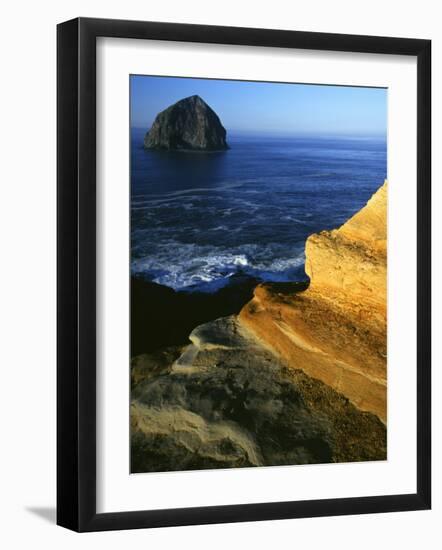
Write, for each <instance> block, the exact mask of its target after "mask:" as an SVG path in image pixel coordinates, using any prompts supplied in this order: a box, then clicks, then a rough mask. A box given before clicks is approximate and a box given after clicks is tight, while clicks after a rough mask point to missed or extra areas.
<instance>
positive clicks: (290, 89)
mask: <svg viewBox="0 0 442 550" xmlns="http://www.w3.org/2000/svg"><path fill="white" fill-rule="evenodd" d="M130 79H131V82H130V83H131V125H132V127H137V128H145V129H146V130H148V129H149V128H150V126H151V124H152V122H153V120H154V118H155V116H156V115H157V114H158V113H159V112H160V111H162V110H163V109H165V108H166V107H168V106H169V105H171V104H173V103H175V102H176V101H179V100H180V99H183V98H184V97H188V96H190V95H194V94H198V95H199V96H201V97H202V98H203V99H204V101H206V102H207V103H208V104H209V105H210V106H211V107H212V109H213V110H214V111H215V112H216V113H217V114H218V116H219V117H220V119H221V122H222V123H223V125H224V127H225V128H226V130H227V132H228V133H229V132H232V133H235V132H253V133H259V132H261V133H268V134H292V135H298V134H314V135H348V136H382V137H383V136H385V135H386V131H387V90H386V89H379V88H355V87H346V86H318V85H310V84H308V85H306V84H277V83H268V82H246V81H232V80H207V79H197V78H174V77H158V76H142V75H132V76H131V77H130Z"/></svg>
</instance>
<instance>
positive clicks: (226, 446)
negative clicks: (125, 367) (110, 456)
mask: <svg viewBox="0 0 442 550" xmlns="http://www.w3.org/2000/svg"><path fill="white" fill-rule="evenodd" d="M189 339H190V341H191V342H192V343H191V344H190V345H189V346H187V347H186V348H185V349H184V350H183V351H182V352H181V355H179V356H178V358H177V359H176V360H174V361H173V356H174V355H173V354H171V352H170V351H168V352H167V354H168V356H169V361H172V362H169V364H168V365H167V364H166V363H167V358H166V355H165V354H158V352H157V353H156V354H148V355H144V356H141V357H138V358H135V359H134V360H133V362H132V384H133V390H132V404H131V449H132V450H131V471H132V472H153V471H168V470H193V469H205V468H232V467H244V466H266V465H267V466H269V465H284V464H314V463H324V462H343V461H355V460H383V459H385V458H386V438H385V435H386V431H385V427H384V426H383V425H382V423H381V422H380V421H379V420H378V419H377V418H376V417H375V416H374V415H371V414H368V413H362V412H360V411H358V410H357V409H356V408H355V407H354V406H353V405H351V403H349V401H348V400H347V399H346V398H344V397H343V396H341V395H339V394H337V393H336V392H335V391H333V390H332V389H331V388H329V387H328V386H326V385H325V384H322V383H321V382H318V381H316V380H313V379H311V378H309V377H308V376H306V375H305V374H304V373H302V371H292V370H289V369H287V368H286V367H285V366H284V365H283V364H282V363H281V362H280V361H279V360H278V358H277V357H276V356H275V355H274V354H273V353H272V352H270V351H269V350H267V349H265V348H263V347H262V345H261V344H260V343H259V342H258V341H257V340H256V339H255V338H254V336H253V335H252V334H251V333H250V332H249V331H248V330H247V329H246V328H245V327H244V326H242V325H241V324H240V323H239V322H238V320H237V318H236V317H235V316H230V317H225V318H221V319H216V320H215V321H211V322H209V323H206V324H204V325H201V326H199V327H197V328H196V329H195V330H193V331H192V333H191V334H190V337H189ZM178 353H179V352H178ZM140 366H143V368H144V369H145V370H144V376H140V373H141V371H140ZM149 373H150V374H149ZM135 377H136V379H135Z"/></svg>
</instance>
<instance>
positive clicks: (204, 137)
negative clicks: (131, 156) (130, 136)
mask: <svg viewBox="0 0 442 550" xmlns="http://www.w3.org/2000/svg"><path fill="white" fill-rule="evenodd" d="M144 147H145V148H146V149H164V150H169V151H172V150H190V151H220V150H225V149H228V145H227V141H226V130H225V128H224V127H223V125H222V124H221V121H220V119H219V117H218V115H217V114H216V113H215V111H213V110H212V109H211V108H210V107H209V105H207V103H206V102H205V101H204V100H203V99H201V98H200V97H199V96H198V95H193V96H191V97H186V98H185V99H182V100H181V101H178V102H177V103H175V104H174V105H171V106H170V107H168V108H167V109H165V110H164V111H162V112H161V113H159V114H158V115H157V116H156V118H155V121H154V123H153V124H152V128H151V129H150V130H149V132H147V134H146V136H145V138H144Z"/></svg>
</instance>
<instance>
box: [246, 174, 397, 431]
mask: <svg viewBox="0 0 442 550" xmlns="http://www.w3.org/2000/svg"><path fill="white" fill-rule="evenodd" d="M386 216H387V182H385V183H384V185H383V186H382V187H381V188H380V189H379V190H378V191H377V192H376V193H375V194H374V195H373V197H372V198H371V199H370V200H369V202H368V203H367V205H366V206H365V207H364V208H363V209H362V210H360V211H359V212H358V213H357V214H355V215H354V216H353V217H352V218H351V219H350V220H348V221H347V222H346V223H345V224H344V225H343V226H342V227H340V228H339V229H335V230H333V231H323V232H321V233H319V234H315V235H312V236H310V237H309V238H308V240H307V243H306V272H307V274H308V275H309V277H310V286H309V288H308V289H307V290H306V291H304V292H296V290H297V289H296V288H295V287H294V286H293V285H290V284H287V285H272V284H263V285H260V286H258V287H257V288H256V289H255V295H254V298H253V300H252V301H251V302H249V303H248V304H247V305H246V306H245V307H244V308H243V309H242V311H241V313H240V315H239V318H240V321H241V323H242V324H243V325H244V326H245V327H247V328H248V329H249V330H251V331H252V332H253V333H254V334H255V335H256V337H257V338H258V339H259V340H260V341H261V343H263V344H264V345H266V346H267V347H269V348H270V349H272V350H273V351H274V352H276V354H277V355H278V356H279V357H280V358H281V359H282V360H283V361H284V362H285V364H286V365H287V366H289V367H290V368H293V369H302V370H303V371H304V372H305V373H306V374H307V375H309V376H311V377H313V378H315V379H318V380H321V381H322V382H324V383H325V384H327V385H328V386H330V387H331V388H333V389H335V390H336V391H338V392H339V393H341V394H343V395H344V396H346V397H347V398H348V399H350V400H351V402H352V403H354V404H355V405H356V407H358V409H361V410H364V411H369V412H372V413H374V414H376V415H377V416H378V417H379V418H380V419H381V420H382V421H383V422H386V418H387V407H386V397H387V386H386V354H387V349H386V346H387V342H386V340H387V331H386V315H387V312H386V302H387V300H386V285H387V238H386V237H387V236H386V231H387V218H386Z"/></svg>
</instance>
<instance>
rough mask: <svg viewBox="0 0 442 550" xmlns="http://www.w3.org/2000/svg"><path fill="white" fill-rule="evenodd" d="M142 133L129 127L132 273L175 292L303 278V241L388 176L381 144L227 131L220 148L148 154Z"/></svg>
mask: <svg viewBox="0 0 442 550" xmlns="http://www.w3.org/2000/svg"><path fill="white" fill-rule="evenodd" d="M145 132H146V130H145V129H139V128H134V129H132V130H131V272H132V274H133V275H134V276H136V277H140V278H143V279H144V280H147V281H151V282H155V283H159V284H162V285H166V286H168V287H171V288H173V289H175V290H186V291H200V292H201V291H202V292H214V291H216V290H218V289H219V288H222V287H223V286H226V285H227V284H228V283H229V282H230V281H232V280H234V279H235V276H236V275H245V276H250V277H253V278H256V279H258V280H260V281H274V282H284V281H302V280H306V275H305V271H304V262H305V257H304V247H305V240H306V238H307V237H308V236H309V235H310V234H312V233H316V232H318V231H321V230H323V229H332V228H335V227H338V226H340V225H342V223H344V222H345V221H346V220H347V219H348V218H349V217H351V216H352V215H353V214H354V213H355V212H357V211H358V210H359V209H360V208H361V207H363V206H364V205H365V203H366V202H367V200H368V199H369V198H370V196H371V195H372V194H373V193H374V192H375V191H376V190H377V189H378V187H380V186H381V185H382V183H383V181H384V179H385V178H386V176H387V146H386V141H385V139H380V138H362V137H356V138H350V137H335V138H331V137H285V136H284V137H275V136H258V135H245V134H244V135H240V134H230V133H229V134H228V136H227V138H228V143H229V145H230V147H231V148H230V149H229V150H228V151H224V152H219V153H191V152H158V151H146V150H144V149H143V138H144V134H145ZM232 277H233V279H232Z"/></svg>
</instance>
